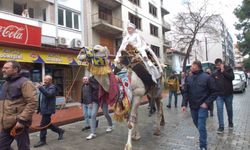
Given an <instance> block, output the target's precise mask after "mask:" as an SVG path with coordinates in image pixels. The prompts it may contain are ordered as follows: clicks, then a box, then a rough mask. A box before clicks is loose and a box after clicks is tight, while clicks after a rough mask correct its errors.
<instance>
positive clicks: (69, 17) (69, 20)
mask: <svg viewBox="0 0 250 150" xmlns="http://www.w3.org/2000/svg"><path fill="white" fill-rule="evenodd" d="M66 27H69V28H72V12H71V11H68V10H66Z"/></svg>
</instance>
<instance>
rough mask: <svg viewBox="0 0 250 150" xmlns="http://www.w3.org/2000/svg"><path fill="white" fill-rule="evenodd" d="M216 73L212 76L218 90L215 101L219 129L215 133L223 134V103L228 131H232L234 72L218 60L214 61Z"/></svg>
mask: <svg viewBox="0 0 250 150" xmlns="http://www.w3.org/2000/svg"><path fill="white" fill-rule="evenodd" d="M215 66H216V69H217V70H216V72H214V73H213V74H212V76H213V78H214V79H215V81H216V85H217V87H218V89H219V94H218V97H217V99H216V105H217V116H218V120H219V128H218V130H217V133H219V134H220V133H223V132H224V118H223V116H224V115H223V106H224V103H225V105H226V109H227V115H228V124H229V129H233V83H232V81H233V80H234V72H233V69H232V68H231V67H230V66H226V65H224V64H223V63H222V60H221V59H220V58H217V59H216V60H215Z"/></svg>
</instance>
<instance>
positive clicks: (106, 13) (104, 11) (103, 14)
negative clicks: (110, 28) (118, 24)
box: [98, 5, 112, 24]
mask: <svg viewBox="0 0 250 150" xmlns="http://www.w3.org/2000/svg"><path fill="white" fill-rule="evenodd" d="M98 12H99V18H100V19H103V20H106V21H107V22H108V23H110V24H112V10H110V9H108V8H105V7H102V6H100V5H99V11H98Z"/></svg>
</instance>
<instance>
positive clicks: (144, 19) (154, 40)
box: [122, 0, 164, 62]
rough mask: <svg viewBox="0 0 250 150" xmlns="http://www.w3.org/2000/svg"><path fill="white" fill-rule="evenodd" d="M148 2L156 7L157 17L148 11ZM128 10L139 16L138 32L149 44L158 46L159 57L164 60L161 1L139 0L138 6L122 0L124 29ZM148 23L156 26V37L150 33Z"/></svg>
mask: <svg viewBox="0 0 250 150" xmlns="http://www.w3.org/2000/svg"><path fill="white" fill-rule="evenodd" d="M149 2H150V3H151V4H153V5H154V6H155V7H157V18H156V17H154V16H153V15H151V14H150V13H149ZM128 12H130V13H132V14H134V15H135V14H136V15H138V17H140V18H141V30H138V32H139V34H140V35H141V36H142V37H144V38H145V41H146V42H147V43H148V44H150V45H155V46H158V47H159V48H160V59H161V62H163V61H164V55H163V35H162V17H161V1H160V0H157V1H156V0H143V1H142V0H140V6H139V7H138V6H137V5H134V4H133V3H131V2H129V1H128V0H124V1H123V5H122V19H123V28H124V30H126V28H127V23H128V21H129V20H128ZM150 23H151V24H153V25H155V26H157V27H158V37H155V36H152V35H150Z"/></svg>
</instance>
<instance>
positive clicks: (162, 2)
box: [161, 0, 169, 17]
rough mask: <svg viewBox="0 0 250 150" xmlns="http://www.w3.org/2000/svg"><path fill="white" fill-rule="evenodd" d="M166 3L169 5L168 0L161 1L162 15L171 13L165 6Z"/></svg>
mask: <svg viewBox="0 0 250 150" xmlns="http://www.w3.org/2000/svg"><path fill="white" fill-rule="evenodd" d="M166 5H167V2H166V1H163V0H162V1H161V15H162V17H163V16H165V15H167V14H169V11H168V10H167V8H166V7H165V6H166Z"/></svg>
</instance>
